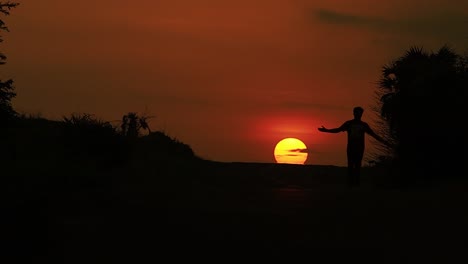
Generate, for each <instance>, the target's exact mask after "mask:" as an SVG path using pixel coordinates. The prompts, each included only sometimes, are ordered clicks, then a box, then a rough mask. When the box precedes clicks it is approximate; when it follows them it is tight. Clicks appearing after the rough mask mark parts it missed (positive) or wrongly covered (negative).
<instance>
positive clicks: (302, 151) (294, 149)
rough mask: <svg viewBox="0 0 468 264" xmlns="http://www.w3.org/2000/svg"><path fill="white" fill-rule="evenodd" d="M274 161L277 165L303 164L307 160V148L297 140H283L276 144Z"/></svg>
mask: <svg viewBox="0 0 468 264" xmlns="http://www.w3.org/2000/svg"><path fill="white" fill-rule="evenodd" d="M274 155H275V160H276V162H277V163H290V164H304V163H305V162H306V160H307V156H308V155H307V147H306V145H305V144H304V142H302V141H301V140H299V139H297V138H285V139H282V140H281V141H280V142H278V143H277V144H276V147H275V151H274Z"/></svg>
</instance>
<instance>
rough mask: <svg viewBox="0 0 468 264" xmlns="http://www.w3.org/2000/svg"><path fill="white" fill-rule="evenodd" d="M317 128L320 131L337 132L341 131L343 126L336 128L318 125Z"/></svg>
mask: <svg viewBox="0 0 468 264" xmlns="http://www.w3.org/2000/svg"><path fill="white" fill-rule="evenodd" d="M318 130H319V131H320V132H326V133H338V132H341V131H343V126H341V127H337V128H330V129H328V128H325V127H324V126H322V127H319V128H318Z"/></svg>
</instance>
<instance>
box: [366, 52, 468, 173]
mask: <svg viewBox="0 0 468 264" xmlns="http://www.w3.org/2000/svg"><path fill="white" fill-rule="evenodd" d="M467 61H468V59H467V57H466V56H462V55H459V54H457V53H456V52H455V51H454V50H453V49H451V48H449V47H448V46H443V47H442V48H440V49H439V50H438V51H436V52H426V51H425V50H424V49H423V48H420V47H411V48H410V49H409V50H408V51H406V53H405V54H404V55H403V56H401V57H399V58H397V59H396V60H394V61H392V62H391V63H389V64H387V65H385V66H384V67H383V68H382V76H381V79H380V82H379V85H378V90H377V91H376V95H377V98H378V100H377V104H376V107H375V109H377V110H378V111H379V115H380V117H381V127H380V128H381V129H380V130H381V131H380V134H382V135H385V136H386V137H387V138H388V139H389V141H391V142H393V143H394V144H393V145H394V147H393V148H391V149H387V150H388V151H387V155H391V156H392V159H393V161H394V162H395V163H394V164H396V165H397V166H398V168H400V169H401V170H400V171H401V172H403V173H404V172H407V174H408V175H411V176H415V177H424V178H426V177H428V176H434V175H440V176H445V174H447V172H452V173H453V172H455V171H457V169H459V168H461V166H462V164H463V157H464V154H463V151H464V150H465V148H466V147H465V142H466V131H465V129H464V128H462V127H463V125H462V123H461V122H462V121H463V120H464V114H463V113H464V112H465V111H464V110H465V108H466V106H465V105H466V91H465V90H466V89H467V88H468V78H467V76H468V63H467ZM442 174H444V175H442ZM457 174H458V173H457ZM447 176H448V175H447Z"/></svg>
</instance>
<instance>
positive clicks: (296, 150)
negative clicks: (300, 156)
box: [288, 149, 309, 156]
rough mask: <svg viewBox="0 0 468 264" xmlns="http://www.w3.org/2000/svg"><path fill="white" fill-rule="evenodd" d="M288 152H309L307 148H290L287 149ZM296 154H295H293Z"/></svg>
mask: <svg viewBox="0 0 468 264" xmlns="http://www.w3.org/2000/svg"><path fill="white" fill-rule="evenodd" d="M288 151H289V152H295V153H309V150H308V149H290V150H288ZM293 156H296V155H293Z"/></svg>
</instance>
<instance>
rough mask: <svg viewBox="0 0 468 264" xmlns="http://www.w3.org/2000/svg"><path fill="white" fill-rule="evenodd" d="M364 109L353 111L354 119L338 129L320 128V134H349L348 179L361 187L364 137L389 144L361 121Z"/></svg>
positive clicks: (357, 108)
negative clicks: (368, 136) (360, 177)
mask: <svg viewBox="0 0 468 264" xmlns="http://www.w3.org/2000/svg"><path fill="white" fill-rule="evenodd" d="M363 113H364V109H363V108H362V107H360V106H357V107H355V108H354V109H353V114H354V119H351V120H348V121H346V122H344V123H343V125H341V126H340V127H338V128H332V129H327V128H325V127H323V126H322V127H320V128H318V130H319V131H320V132H327V133H339V132H345V131H346V132H347V133H348V144H347V148H346V154H347V157H348V179H349V183H350V184H351V185H359V175H360V171H361V163H362V158H363V156H364V149H365V143H364V141H365V140H364V135H365V134H366V133H367V134H369V135H371V136H372V137H374V138H375V139H377V140H378V141H380V142H382V143H384V144H388V143H387V142H386V141H385V140H384V139H382V138H381V137H379V136H378V135H377V134H376V133H375V132H374V131H373V130H372V129H371V128H370V126H369V125H368V124H367V123H366V122H364V121H362V120H361V117H362V114H363Z"/></svg>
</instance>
